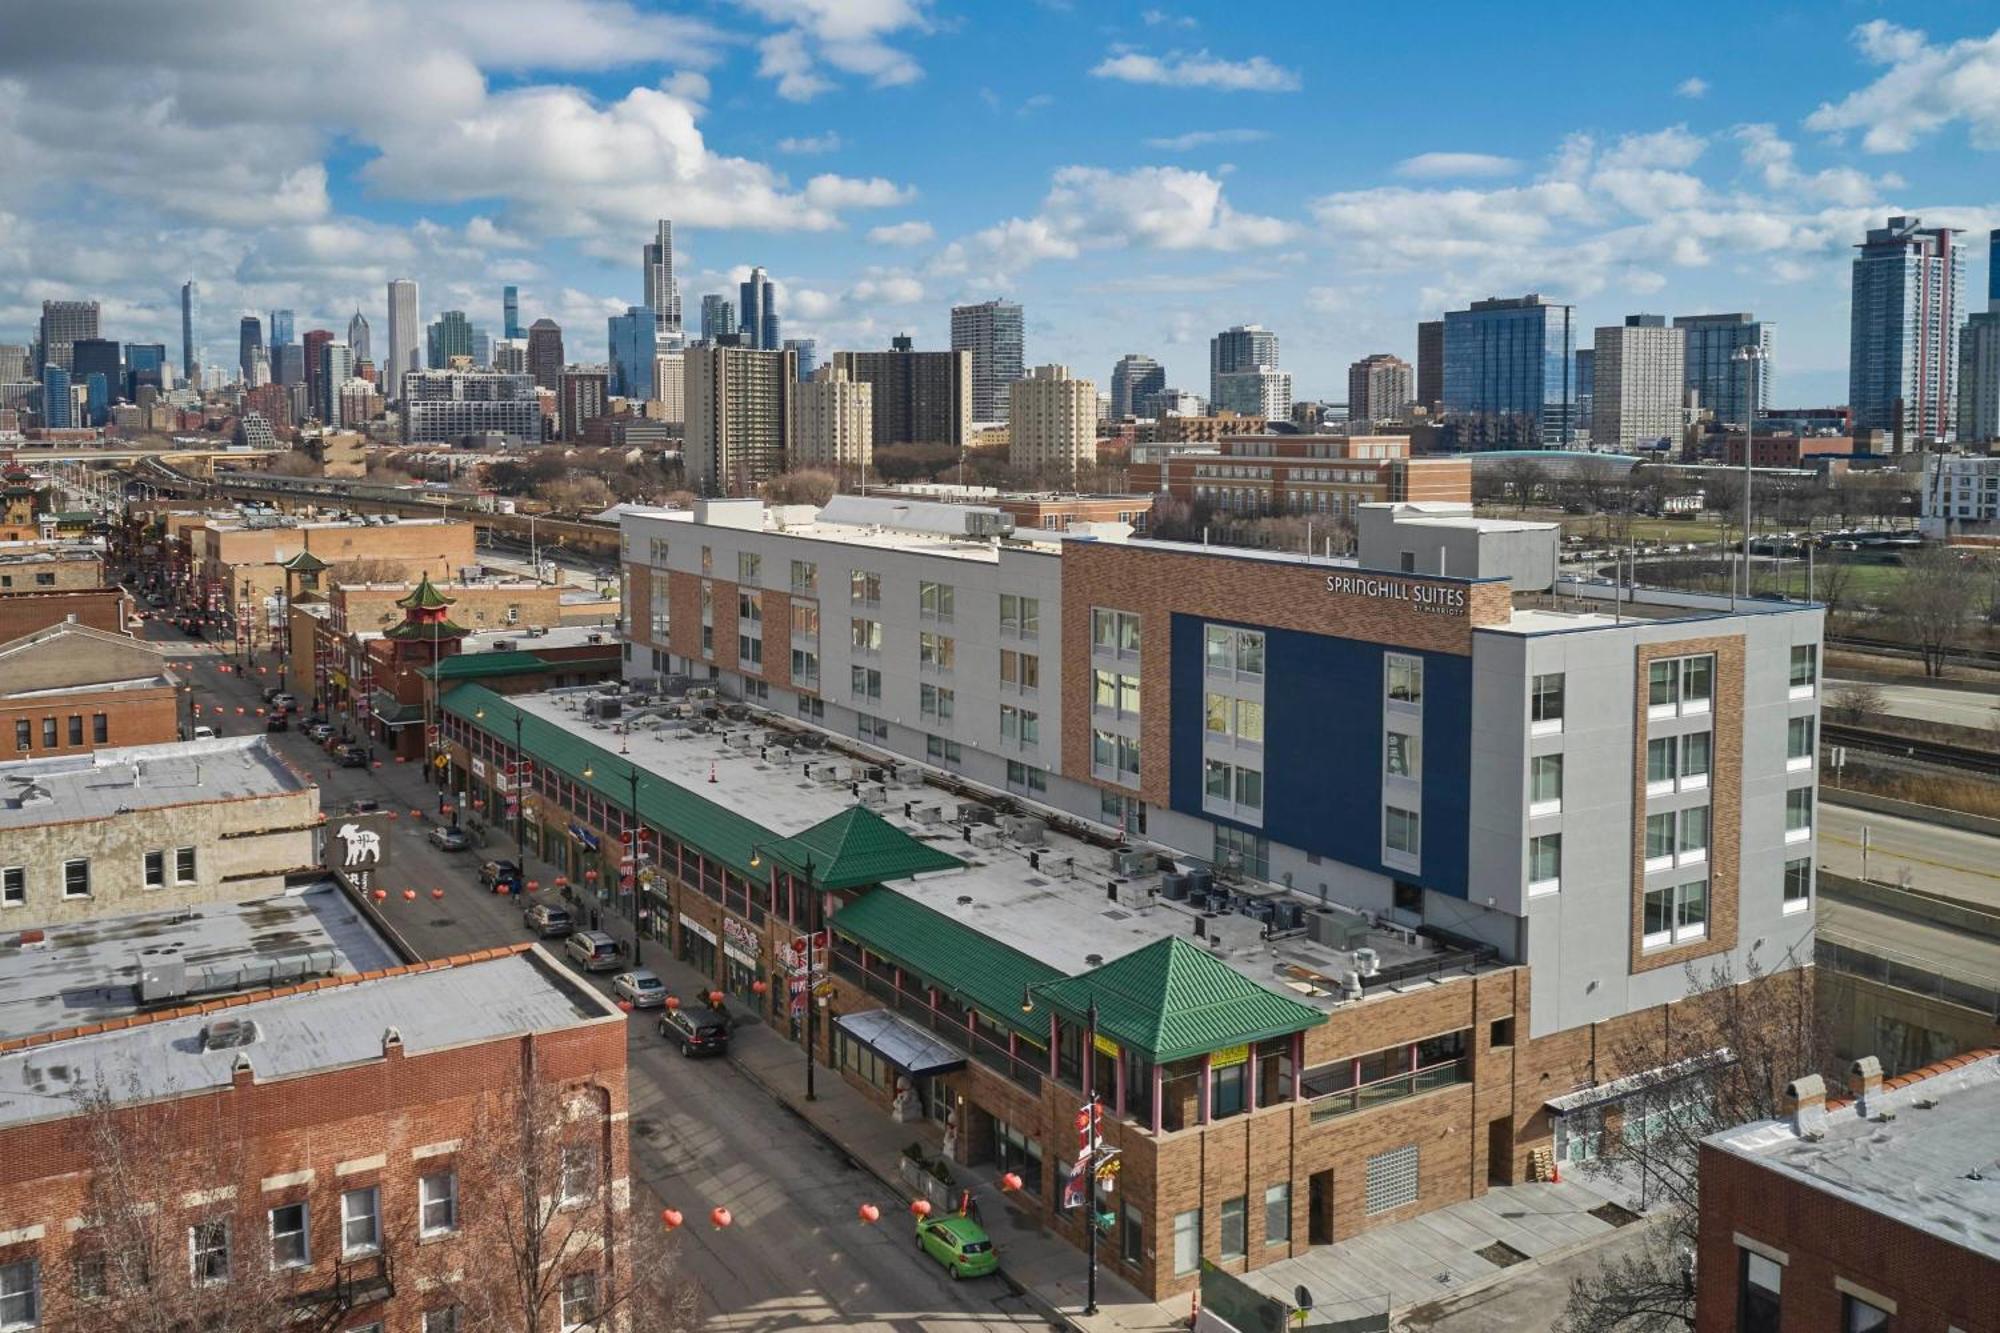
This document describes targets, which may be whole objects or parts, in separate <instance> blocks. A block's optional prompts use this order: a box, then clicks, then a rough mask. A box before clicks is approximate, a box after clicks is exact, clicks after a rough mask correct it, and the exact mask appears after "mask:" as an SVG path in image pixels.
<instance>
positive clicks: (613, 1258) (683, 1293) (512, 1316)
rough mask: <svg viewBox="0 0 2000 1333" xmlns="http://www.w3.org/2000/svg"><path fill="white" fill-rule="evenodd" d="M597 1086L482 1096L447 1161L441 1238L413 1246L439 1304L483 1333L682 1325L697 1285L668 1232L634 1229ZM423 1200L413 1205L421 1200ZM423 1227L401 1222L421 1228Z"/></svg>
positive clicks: (616, 1131) (693, 1314)
mask: <svg viewBox="0 0 2000 1333" xmlns="http://www.w3.org/2000/svg"><path fill="white" fill-rule="evenodd" d="M623 1132H624V1126H623V1125H622V1124H621V1123H619V1122H616V1121H614V1120H612V1118H611V1115H610V1101H609V1096H608V1094H607V1093H606V1092H605V1090H604V1089H603V1088H600V1087H590V1086H570V1087H560V1086H556V1085H552V1084H549V1083H546V1082H536V1081H530V1082H529V1083H528V1088H527V1091H525V1092H517V1091H511V1090H510V1091H509V1092H507V1093H504V1094H498V1095H495V1096H490V1097H489V1098H488V1099H487V1100H486V1102H485V1104H484V1107H483V1109H482V1112H481V1114H480V1117H479V1120H478V1125H477V1131H476V1132H475V1133H474V1134H473V1135H472V1136H470V1137H469V1138H467V1139H466V1140H465V1146H464V1147H463V1148H462V1149H461V1151H460V1153H459V1156H458V1159H457V1163H456V1173H457V1175H456V1178H457V1190H458V1193H457V1196H456V1200H455V1202H454V1205H453V1212H454V1217H453V1222H454V1224H455V1225H456V1226H457V1227H458V1229H459V1233H460V1234H459V1238H458V1241H457V1242H456V1243H454V1244H453V1245H451V1246H448V1247H446V1246H421V1245H419V1246H413V1247H410V1248H409V1250H408V1252H406V1253H405V1254H404V1255H403V1256H401V1257H400V1258H399V1262H398V1268H399V1270H401V1271H405V1272H407V1271H411V1270H415V1271H417V1272H418V1273H420V1274H421V1276H420V1278H419V1282H420V1284H423V1285H425V1286H426V1287H427V1289H429V1290H432V1291H434V1292H435V1293H437V1294H436V1297H435V1304H436V1305H437V1306H455V1307H456V1308H457V1310H458V1312H459V1316H460V1318H459V1325H460V1327H463V1328H475V1329H479V1330H481V1333H556V1330H558V1329H563V1328H569V1327H573V1326H575V1325H576V1324H579V1323H583V1322H586V1321H589V1322H590V1323H591V1326H592V1327H593V1328H600V1329H602V1330H604V1331H605V1333H692V1330H694V1329H696V1328H698V1327H699V1326H700V1323H701V1316H700V1306H701V1299H700V1291H699V1289H698V1288H697V1286H696V1285H695V1283H694V1282H693V1280H692V1279H690V1278H688V1277H686V1276H684V1275H683V1274H682V1273H681V1271H680V1266H679V1262H678V1253H677V1248H676V1243H675V1242H676V1238H675V1237H672V1236H669V1235H667V1234H666V1232H665V1231H664V1228H662V1227H660V1226H658V1225H649V1224H645V1223H641V1224H637V1225H635V1224H634V1221H633V1218H632V1216H631V1211H632V1210H631V1204H630V1200H629V1198H627V1197H623V1196H622V1194H621V1188H620V1186H619V1184H618V1183H617V1182H615V1181H614V1180H613V1179H612V1178H611V1177H612V1170H613V1167H614V1165H615V1164H616V1163H617V1162H618V1161H619V1160H620V1157H619V1155H618V1153H617V1152H616V1149H615V1145H614V1142H613V1136H614V1135H622V1134H623ZM419 1206H420V1205H419ZM413 1220H415V1221H417V1222H418V1223H419V1225H412V1226H407V1227H399V1228H397V1229H396V1230H397V1233H398V1234H401V1235H406V1236H416V1235H419V1234H421V1231H422V1226H421V1222H422V1221H424V1220H425V1219H413Z"/></svg>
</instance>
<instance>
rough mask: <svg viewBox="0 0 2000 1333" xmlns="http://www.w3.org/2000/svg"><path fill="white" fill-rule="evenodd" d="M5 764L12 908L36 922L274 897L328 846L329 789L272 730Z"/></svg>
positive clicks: (4, 880) (1, 768)
mask: <svg viewBox="0 0 2000 1333" xmlns="http://www.w3.org/2000/svg"><path fill="white" fill-rule="evenodd" d="M0 777H4V779H5V790H4V791H0V861H4V863H5V864H4V865H0V912H5V913H9V914H12V913H19V917H18V919H19V920H20V921H21V922H23V923H24V924H32V925H53V924H61V923H64V922H73V921H85V920H96V919H100V918H104V917H112V916H123V915H126V914H128V913H132V912H143V911H147V910H149V909H150V908H151V907H153V906H155V905H158V904H161V903H163V902H171V903H174V904H189V903H203V902H211V901H233V900H237V899H243V898H257V897H269V896H270V895H272V894H275V893H279V892H281V891H282V890H283V889H284V887H285V878H286V876H288V875H292V874H296V873H299V872H301V871H306V870H310V869H311V868H312V867H313V866H314V865H315V864H317V862H318V859H319V858H318V833H319V789H318V788H317V787H315V786H313V785H312V784H311V783H309V782H308V781H307V780H306V779H305V778H304V777H302V776H301V775H300V774H299V773H298V772H297V771H296V770H294V769H293V768H292V767H291V766H290V765H289V764H287V763H286V762H285V761H284V759H283V758H282V757H280V756H279V755H278V753H277V752H276V751H275V750H273V749H272V748H271V747H270V745H269V744H268V743H267V741H266V740H265V738H264V736H263V735H261V734H259V735H255V736H224V737H219V738H217V739H213V740H194V741H182V742H178V743H174V744H169V745H137V746H128V747H121V748H113V749H101V750H95V751H92V752H90V753H87V754H78V755H73V756H70V755H66V756H63V757H60V758H50V759H28V760H21V761H19V762H15V763H9V764H6V765H0Z"/></svg>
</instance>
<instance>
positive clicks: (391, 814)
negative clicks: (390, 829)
mask: <svg viewBox="0 0 2000 1333" xmlns="http://www.w3.org/2000/svg"><path fill="white" fill-rule="evenodd" d="M375 767H377V768H380V767H382V765H380V764H377V765H375ZM395 817H396V812H395V811H394V810H391V811H390V812H389V818H391V819H394V818H395Z"/></svg>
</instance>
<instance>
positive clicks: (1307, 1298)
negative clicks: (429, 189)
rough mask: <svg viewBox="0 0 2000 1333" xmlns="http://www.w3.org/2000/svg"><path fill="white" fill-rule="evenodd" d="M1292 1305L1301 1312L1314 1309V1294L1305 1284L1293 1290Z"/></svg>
mask: <svg viewBox="0 0 2000 1333" xmlns="http://www.w3.org/2000/svg"><path fill="white" fill-rule="evenodd" d="M1292 1304H1293V1305H1295V1306H1297V1307H1298V1308H1299V1309H1301V1310H1310V1309H1312V1308H1313V1294H1312V1292H1311V1291H1310V1290H1308V1289H1307V1287H1306V1286H1305V1284H1304V1283H1300V1284H1299V1285H1298V1286H1296V1287H1294V1288H1292Z"/></svg>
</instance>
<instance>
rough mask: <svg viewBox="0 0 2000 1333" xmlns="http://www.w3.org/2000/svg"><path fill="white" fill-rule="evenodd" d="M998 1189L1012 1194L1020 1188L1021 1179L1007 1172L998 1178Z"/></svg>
mask: <svg viewBox="0 0 2000 1333" xmlns="http://www.w3.org/2000/svg"><path fill="white" fill-rule="evenodd" d="M1000 1188H1001V1189H1003V1190H1006V1191H1008V1192H1009V1193H1012V1192H1013V1191H1015V1190H1018V1189H1020V1188H1021V1178H1020V1177H1019V1176H1018V1175H1016V1174H1014V1173H1013V1172H1012V1171H1009V1172H1008V1173H1007V1174H1005V1175H1003V1176H1001V1177H1000Z"/></svg>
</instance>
